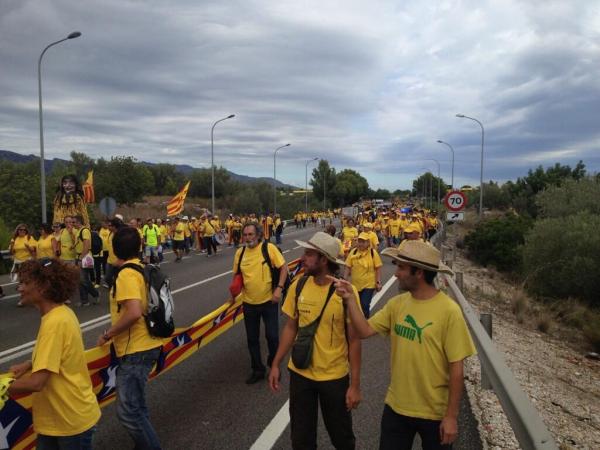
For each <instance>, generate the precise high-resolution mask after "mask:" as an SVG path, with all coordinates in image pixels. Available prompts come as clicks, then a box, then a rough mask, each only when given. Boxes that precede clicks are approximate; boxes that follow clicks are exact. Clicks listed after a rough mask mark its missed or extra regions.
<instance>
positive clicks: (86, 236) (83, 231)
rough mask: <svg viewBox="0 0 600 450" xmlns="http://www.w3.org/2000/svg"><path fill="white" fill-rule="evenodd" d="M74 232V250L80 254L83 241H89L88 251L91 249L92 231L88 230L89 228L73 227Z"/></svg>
mask: <svg viewBox="0 0 600 450" xmlns="http://www.w3.org/2000/svg"><path fill="white" fill-rule="evenodd" d="M73 230H74V233H75V237H76V238H77V241H76V242H77V243H76V244H75V252H76V253H77V255H78V256H82V255H81V253H82V252H83V241H89V242H90V245H89V248H88V249H89V251H92V233H91V232H90V229H89V228H85V227H84V228H80V229H79V230H76V229H75V228H73Z"/></svg>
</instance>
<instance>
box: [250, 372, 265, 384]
mask: <svg viewBox="0 0 600 450" xmlns="http://www.w3.org/2000/svg"><path fill="white" fill-rule="evenodd" d="M264 378H265V374H264V372H252V375H250V376H249V377H248V378H247V379H246V384H255V383H258V382H259V381H260V380H264Z"/></svg>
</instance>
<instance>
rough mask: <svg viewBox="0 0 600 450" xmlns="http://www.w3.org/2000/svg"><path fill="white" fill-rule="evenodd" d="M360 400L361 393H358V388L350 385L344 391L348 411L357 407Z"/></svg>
mask: <svg viewBox="0 0 600 450" xmlns="http://www.w3.org/2000/svg"><path fill="white" fill-rule="evenodd" d="M361 400H362V395H361V394H360V389H359V388H356V387H354V386H352V385H350V387H349V388H348V390H347V391H346V409H347V410H348V411H350V410H352V409H356V408H358V405H359V403H360V401H361Z"/></svg>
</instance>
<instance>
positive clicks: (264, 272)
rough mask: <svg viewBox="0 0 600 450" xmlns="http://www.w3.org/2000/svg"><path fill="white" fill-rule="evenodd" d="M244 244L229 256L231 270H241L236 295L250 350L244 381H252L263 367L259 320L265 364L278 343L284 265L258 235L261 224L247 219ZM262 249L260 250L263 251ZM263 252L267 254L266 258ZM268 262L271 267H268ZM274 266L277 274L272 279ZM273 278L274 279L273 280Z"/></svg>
mask: <svg viewBox="0 0 600 450" xmlns="http://www.w3.org/2000/svg"><path fill="white" fill-rule="evenodd" d="M242 237H243V239H244V243H245V246H244V247H242V248H240V249H238V250H237V251H236V253H235V256H234V259H233V273H234V275H235V274H237V273H240V272H241V274H242V276H243V278H244V287H243V288H242V292H241V293H240V295H239V297H240V298H241V300H242V301H243V303H244V324H245V325H246V339H247V341H248V350H249V352H250V362H251V366H252V374H251V375H250V376H249V377H248V379H246V384H254V383H257V382H258V381H260V380H262V379H263V378H264V377H265V372H266V370H267V369H266V367H265V365H264V364H263V362H262V356H261V351H260V321H261V318H262V321H263V322H264V324H265V336H266V338H267V347H268V349H269V354H268V357H267V366H271V361H272V360H273V357H274V356H275V352H277V347H278V345H279V307H278V303H279V302H280V301H281V296H282V292H283V287H284V284H285V280H286V278H287V275H288V267H287V264H286V263H285V259H284V258H283V255H282V254H281V252H280V251H279V249H278V248H277V247H276V246H275V245H273V244H271V243H269V242H266V241H263V238H262V228H261V226H260V225H257V224H255V223H248V224H246V225H245V226H244V228H243V229H242ZM263 252H264V253H263ZM265 256H268V258H269V261H268V262H267V261H266V260H265V259H266V258H265ZM269 265H270V266H271V267H272V268H273V270H271V268H270V267H269ZM276 270H278V271H279V276H278V278H277V279H276V280H273V275H274V274H275V272H276ZM273 281H275V282H276V283H274V282H273Z"/></svg>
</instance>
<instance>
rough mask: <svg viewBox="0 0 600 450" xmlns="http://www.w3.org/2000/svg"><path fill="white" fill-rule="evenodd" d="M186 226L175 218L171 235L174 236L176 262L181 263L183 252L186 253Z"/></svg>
mask: <svg viewBox="0 0 600 450" xmlns="http://www.w3.org/2000/svg"><path fill="white" fill-rule="evenodd" d="M185 228H186V226H185V224H184V223H183V222H182V221H181V220H179V217H175V219H174V220H173V226H172V228H171V233H172V235H173V252H174V253H175V262H179V261H181V258H182V257H183V252H184V251H185Z"/></svg>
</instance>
